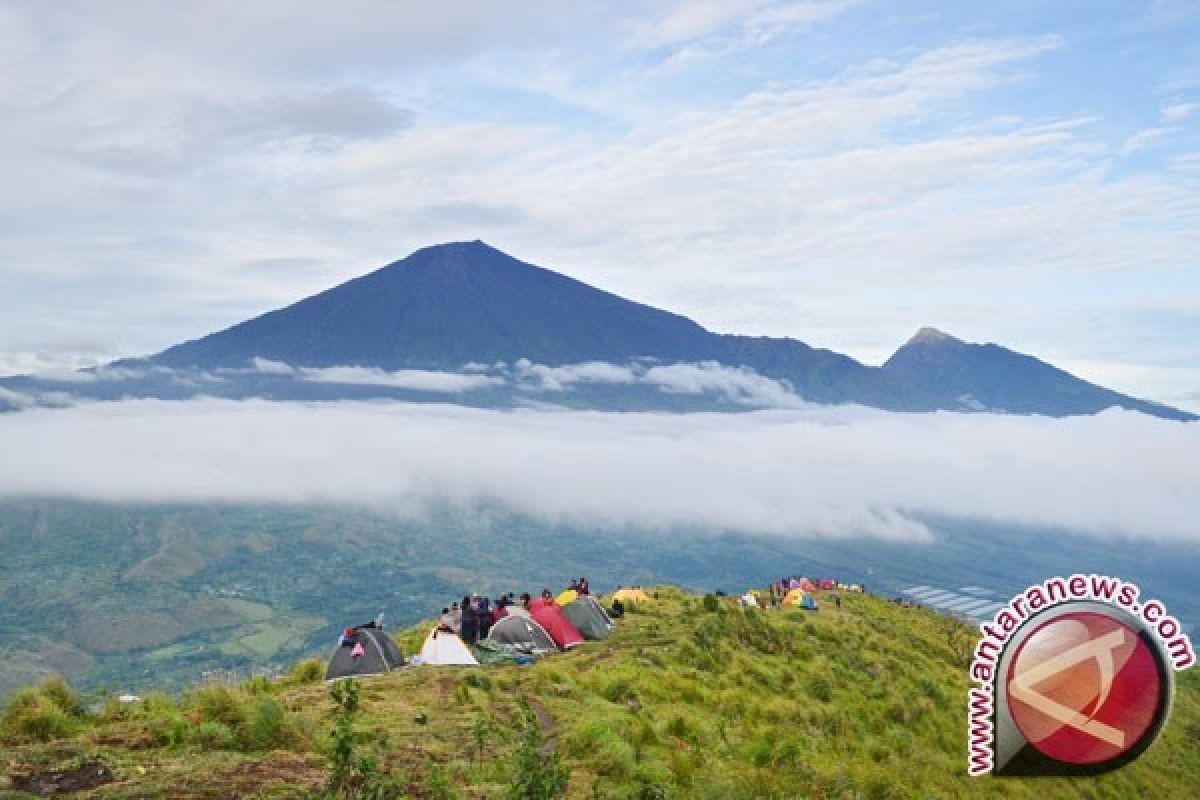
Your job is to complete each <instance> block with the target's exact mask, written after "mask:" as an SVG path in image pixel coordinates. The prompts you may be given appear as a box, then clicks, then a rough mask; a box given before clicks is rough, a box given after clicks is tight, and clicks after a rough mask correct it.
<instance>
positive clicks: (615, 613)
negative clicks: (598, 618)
mask: <svg viewBox="0 0 1200 800" xmlns="http://www.w3.org/2000/svg"><path fill="white" fill-rule="evenodd" d="M608 615H609V616H610V617H612V618H613V619H620V618H621V617H623V616H625V604H624V603H622V602H621V599H620V598H619V597H614V598H613V601H612V609H611V610H610V611H609V614H608Z"/></svg>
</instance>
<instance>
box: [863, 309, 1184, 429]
mask: <svg viewBox="0 0 1200 800" xmlns="http://www.w3.org/2000/svg"><path fill="white" fill-rule="evenodd" d="M882 371H883V372H884V373H885V374H887V375H888V376H889V377H891V378H893V379H894V380H895V381H896V382H897V383H901V382H903V383H907V384H909V385H912V386H919V387H921V389H922V391H923V393H924V394H925V397H926V399H927V401H928V402H931V403H933V404H935V405H936V406H937V407H939V408H948V409H953V408H962V407H968V408H970V407H976V408H978V409H979V410H1002V411H1008V412H1013V413H1019V414H1039V413H1051V414H1054V415H1063V416H1065V415H1071V414H1095V413H1097V412H1099V411H1103V410H1104V409H1106V408H1110V407H1112V406H1120V407H1122V408H1128V409H1132V410H1135V411H1142V412H1144V413H1147V414H1152V415H1154V416H1161V417H1168V418H1174V419H1187V418H1189V416H1190V415H1188V414H1186V413H1184V412H1180V411H1177V410H1176V409H1173V408H1169V407H1167V406H1163V405H1159V404H1157V403H1149V402H1146V401H1144V400H1138V399H1136V398H1132V397H1127V396H1126V395H1123V394H1119V393H1117V392H1114V391H1112V390H1110V389H1105V388H1104V387H1102V386H1097V385H1095V384H1093V383H1088V382H1087V381H1084V380H1080V379H1079V378H1076V377H1075V376H1074V375H1071V374H1070V373H1068V372H1064V371H1063V370H1061V369H1059V368H1057V367H1055V366H1052V365H1050V364H1047V363H1046V362H1044V361H1041V360H1039V359H1036V358H1034V357H1033V356H1028V355H1024V354H1022V353H1017V352H1014V351H1012V350H1009V349H1007V348H1004V347H1000V346H999V345H996V344H970V343H968V342H964V341H962V340H960V339H956V338H955V337H953V336H950V335H949V334H946V333H942V332H941V331H939V330H936V329H934V328H922V329H921V330H919V331H918V332H917V334H916V335H915V336H913V338H912V339H910V340H909V341H908V342H907V343H906V344H905V345H904V346H903V347H901V348H900V349H899V350H897V351H896V352H895V353H894V354H893V355H892V357H891V358H889V359H888V360H887V362H886V363H884V365H883V367H882Z"/></svg>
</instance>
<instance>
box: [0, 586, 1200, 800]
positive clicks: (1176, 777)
mask: <svg viewBox="0 0 1200 800" xmlns="http://www.w3.org/2000/svg"><path fill="white" fill-rule="evenodd" d="M655 595H656V600H655V602H654V603H653V604H650V605H646V606H643V607H640V608H637V609H635V610H633V612H632V613H630V614H628V615H627V616H626V617H625V619H623V620H621V621H620V622H619V623H618V628H617V630H616V632H615V633H614V635H613V636H612V637H611V638H610V639H609V640H608V641H605V642H600V643H588V644H587V645H584V646H582V647H580V648H577V649H575V650H573V651H571V652H570V653H564V654H557V655H551V656H549V657H546V658H543V659H541V660H539V661H538V663H536V664H534V665H532V666H516V665H504V666H491V667H482V668H478V669H475V668H446V667H441V668H438V667H416V668H410V669H405V670H403V671H400V672H397V673H393V674H391V675H388V676H384V677H378V678H369V679H366V680H364V681H362V683H361V711H360V713H359V715H358V717H357V719H356V720H355V722H354V725H355V729H356V730H357V732H358V737H359V739H358V743H357V745H356V752H358V753H360V754H367V755H371V756H374V757H375V758H377V759H378V767H377V769H376V770H375V771H376V772H377V773H378V774H380V775H382V776H384V777H388V778H390V779H393V780H395V781H396V782H397V783H398V785H400V786H401V787H403V791H405V792H407V793H408V796H411V797H434V798H450V797H463V798H492V797H503V796H505V793H506V791H507V789H508V787H509V785H510V784H511V782H512V780H513V777H514V771H515V765H516V763H517V761H518V756H519V754H520V742H521V740H522V732H523V725H524V723H523V722H522V720H523V719H526V717H524V716H523V715H522V709H523V708H524V707H525V706H523V701H524V702H525V703H527V707H528V709H529V710H530V712H531V713H530V714H529V717H528V719H531V720H532V721H533V726H534V727H536V730H537V733H538V735H539V736H540V737H541V738H542V739H543V740H544V741H545V745H544V752H545V754H547V755H549V754H550V753H551V752H553V753H556V754H557V755H558V757H559V758H560V759H561V762H562V764H563V766H564V767H565V769H566V770H567V772H568V773H569V784H568V789H567V794H566V796H567V797H571V798H576V797H578V798H660V797H670V798H675V797H678V798H692V797H695V798H799V797H804V798H958V797H1013V798H1021V797H1030V798H1032V797H1037V798H1052V797H1064V798H1126V797H1188V796H1195V795H1194V791H1195V787H1196V786H1197V785H1198V783H1200V748H1198V747H1197V743H1198V740H1200V680H1197V674H1196V673H1195V671H1193V672H1188V673H1183V674H1182V675H1181V676H1180V681H1179V692H1178V695H1177V698H1176V705H1175V710H1174V715H1173V717H1172V720H1171V722H1170V724H1169V726H1168V728H1167V731H1166V733H1165V734H1164V736H1163V737H1162V738H1161V739H1160V740H1159V741H1158V742H1157V743H1155V744H1154V745H1153V747H1152V748H1151V749H1150V751H1149V752H1148V753H1147V754H1145V755H1144V756H1143V757H1142V758H1141V759H1140V760H1138V761H1137V762H1135V763H1134V764H1132V765H1130V766H1128V767H1126V768H1125V769H1123V770H1120V771H1117V772H1115V773H1111V774H1109V775H1106V776H1101V777H1098V778H1090V779H1073V780H1059V779H1045V780H1038V781H1024V782H1019V781H1015V780H997V779H991V778H984V779H969V778H967V777H966V775H965V743H964V738H965V737H964V727H965V722H964V719H965V707H966V703H965V693H966V689H967V680H966V668H965V664H966V661H965V659H966V657H967V656H966V654H967V652H968V651H969V648H970V647H971V646H972V645H973V639H974V637H973V634H972V632H971V631H970V629H968V628H967V627H965V626H963V625H960V624H959V623H956V622H954V621H952V620H950V619H947V618H944V617H939V616H936V615H934V614H932V613H931V612H927V611H922V610H917V609H905V608H901V607H898V606H896V605H894V604H891V603H888V602H886V601H883V600H880V599H876V598H872V597H869V596H859V595H851V596H848V597H845V598H844V602H843V607H842V608H841V609H840V610H837V609H834V608H833V607H832V604H831V603H826V604H825V607H824V608H823V609H822V610H821V611H820V612H818V613H812V612H808V613H806V612H802V611H782V612H780V611H770V612H760V611H750V612H743V611H741V610H739V609H738V608H736V607H735V606H733V605H731V604H728V603H722V604H721V605H720V606H719V607H718V609H717V610H716V611H707V610H705V608H704V604H703V602H702V600H701V598H700V597H699V596H698V595H694V594H688V593H685V592H683V591H681V590H678V589H673V588H662V589H659V590H657V591H656V592H655ZM424 633H425V629H424V626H419V627H416V628H413V629H410V630H408V631H405V632H403V633H401V634H400V635H399V637H398V638H399V640H400V641H401V643H402V644H403V646H404V649H405V651H406V652H409V653H411V652H413V651H415V649H416V648H417V645H418V643H419V641H420V640H421V638H422V637H423V635H424ZM320 678H321V664H320V663H318V662H314V661H308V662H302V663H300V664H298V665H297V666H296V667H295V669H294V670H293V671H292V673H291V675H290V676H289V677H287V678H286V679H284V680H282V681H277V682H273V683H272V682H268V681H265V680H262V679H257V680H254V681H251V682H248V683H246V684H244V685H242V686H239V687H228V686H224V685H208V686H203V687H199V688H195V689H193V690H190V691H188V692H185V693H184V694H183V695H182V696H181V697H179V698H171V697H169V696H167V695H165V694H152V695H148V696H146V697H145V698H144V699H143V702H142V703H140V704H135V705H132V706H122V705H121V704H120V703H118V702H116V700H109V702H108V703H107V704H106V705H104V707H103V709H102V710H99V711H97V712H94V713H87V712H85V711H84V710H83V709H82V704H80V703H79V702H78V698H77V697H75V696H73V694H72V693H71V691H70V689H69V688H68V687H67V686H65V684H61V683H55V682H51V683H49V684H46V685H45V686H44V687H43V688H41V689H36V690H34V689H27V690H24V691H21V692H18V693H16V694H15V695H14V697H13V698H12V699H11V700H10V703H9V706H8V708H7V710H6V712H5V714H4V716H3V719H2V721H0V735H2V736H3V740H2V742H0V744H2V750H0V752H3V756H0V766H2V767H3V768H4V770H3V771H4V777H0V796H5V797H21V796H24V795H21V794H19V793H17V792H16V791H15V790H14V789H12V788H11V787H12V784H11V782H9V781H10V777H11V776H12V775H24V774H30V773H34V772H38V771H40V770H49V769H61V768H66V767H73V766H77V765H79V764H81V763H83V762H85V761H90V760H99V761H100V762H103V764H105V765H106V766H107V767H108V768H110V769H111V770H112V771H113V772H114V774H115V780H114V781H113V782H110V783H107V784H105V785H103V786H100V787H98V788H95V789H92V790H90V791H87V792H84V793H82V794H81V795H79V796H85V797H97V798H99V797H103V798H134V797H137V798H149V797H172V798H216V797H231V796H233V797H262V798H268V797H280V798H282V797H298V796H317V794H319V792H320V790H321V787H323V786H324V785H325V782H326V780H327V777H328V772H327V769H328V764H329V758H330V753H331V750H332V749H333V743H332V742H331V739H330V730H331V728H332V714H333V711H334V705H333V702H332V701H331V699H330V690H329V687H327V686H326V685H325V684H323V683H322V682H321V681H320ZM385 796H390V795H385Z"/></svg>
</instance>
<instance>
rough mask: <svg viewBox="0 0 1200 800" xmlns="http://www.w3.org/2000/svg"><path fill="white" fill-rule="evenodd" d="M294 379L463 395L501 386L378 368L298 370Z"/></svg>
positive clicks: (483, 378) (480, 379) (476, 378)
mask: <svg viewBox="0 0 1200 800" xmlns="http://www.w3.org/2000/svg"><path fill="white" fill-rule="evenodd" d="M296 376H297V377H298V378H299V379H300V380H302V381H312V382H314V383H343V384H358V385H361V386H388V387H391V388H393V389H413V390H415V391H421V392H467V391H471V390H474V389H486V388H487V387H489V386H495V385H497V384H499V383H503V381H502V380H501V379H499V378H495V377H491V376H488V375H463V374H460V373H456V372H435V371H431V370H422V369H402V370H397V371H395V372H389V371H387V370H383V369H379V368H378V367H320V368H316V367H299V368H297V370H296Z"/></svg>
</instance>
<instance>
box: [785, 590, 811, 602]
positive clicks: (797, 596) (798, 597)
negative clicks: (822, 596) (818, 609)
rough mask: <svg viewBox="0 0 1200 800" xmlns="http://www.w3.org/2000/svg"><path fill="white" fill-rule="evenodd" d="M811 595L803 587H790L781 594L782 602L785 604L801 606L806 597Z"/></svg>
mask: <svg viewBox="0 0 1200 800" xmlns="http://www.w3.org/2000/svg"><path fill="white" fill-rule="evenodd" d="M809 597H812V594H810V593H809V592H806V591H804V590H803V589H792V590H791V591H789V592H788V593H787V594H785V595H784V596H783V604H784V605H785V606H802V605H804V601H805V599H806V598H809Z"/></svg>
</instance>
